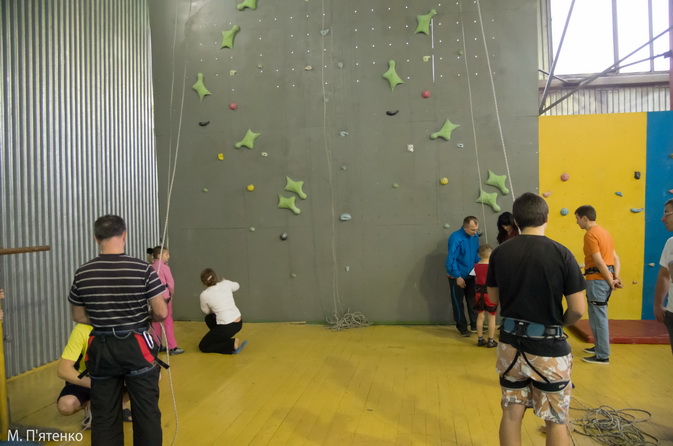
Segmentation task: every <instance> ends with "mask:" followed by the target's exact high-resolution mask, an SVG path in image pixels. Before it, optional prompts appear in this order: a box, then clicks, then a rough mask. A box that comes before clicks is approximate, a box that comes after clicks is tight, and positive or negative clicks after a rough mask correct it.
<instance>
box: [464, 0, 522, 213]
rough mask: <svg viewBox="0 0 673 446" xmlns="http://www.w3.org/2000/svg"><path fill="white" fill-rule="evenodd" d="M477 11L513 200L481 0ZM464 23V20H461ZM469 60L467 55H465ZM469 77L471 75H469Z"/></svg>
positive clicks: (510, 175)
mask: <svg viewBox="0 0 673 446" xmlns="http://www.w3.org/2000/svg"><path fill="white" fill-rule="evenodd" d="M475 3H476V4H477V12H478V13H479V27H480V28H481V40H482V41H483V42H484V52H485V53H486V64H487V65H488V77H489V79H490V80H491V92H492V93H493V105H494V106H495V118H496V120H497V121H498V131H499V132H500V143H501V144H502V154H503V156H504V157H505V168H506V169H507V178H509V187H510V190H511V192H512V202H514V200H515V199H516V195H515V194H514V183H513V182H512V174H511V172H510V171H509V161H508V159H507V149H506V148H505V137H504V136H503V133H502V123H501V122H500V111H499V110H498V98H497V96H496V94H495V82H494V81H493V70H492V69H491V57H490V55H489V53H488V43H486V33H485V32H484V21H483V20H482V17H481V6H480V4H479V0H476V1H475ZM461 23H462V20H461ZM463 45H465V36H463ZM465 59H466V60H467V55H466V57H465ZM468 77H469V75H468Z"/></svg>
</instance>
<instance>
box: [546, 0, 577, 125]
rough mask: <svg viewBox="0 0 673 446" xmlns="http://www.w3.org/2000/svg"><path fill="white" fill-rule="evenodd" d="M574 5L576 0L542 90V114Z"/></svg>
mask: <svg viewBox="0 0 673 446" xmlns="http://www.w3.org/2000/svg"><path fill="white" fill-rule="evenodd" d="M574 7H575V0H573V1H572V3H571V4H570V8H569V9H568V15H567V16H566V23H565V25H564V26H563V33H561V40H560V41H559V44H558V49H557V50H556V52H555V53H554V60H553V62H552V64H551V70H550V71H549V76H548V77H547V84H546V85H545V86H544V90H543V91H542V99H540V108H539V109H538V110H539V112H540V114H542V113H543V112H542V108H543V107H544V101H545V100H546V99H547V93H548V92H549V86H550V85H551V81H552V79H554V70H555V69H556V63H557V62H558V58H559V54H560V53H561V48H562V47H563V41H564V40H565V37H566V31H568V25H569V24H570V17H572V15H573V8H574ZM550 33H551V30H550ZM552 40H553V39H552Z"/></svg>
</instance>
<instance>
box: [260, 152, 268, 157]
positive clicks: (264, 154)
mask: <svg viewBox="0 0 673 446" xmlns="http://www.w3.org/2000/svg"><path fill="white" fill-rule="evenodd" d="M261 155H262V156H264V157H267V156H269V154H268V153H266V152H262V153H261Z"/></svg>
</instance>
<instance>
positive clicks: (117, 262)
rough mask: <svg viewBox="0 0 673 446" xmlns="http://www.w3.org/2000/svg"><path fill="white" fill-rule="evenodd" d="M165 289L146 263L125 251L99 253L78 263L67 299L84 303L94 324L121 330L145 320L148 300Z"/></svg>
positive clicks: (82, 304) (146, 318)
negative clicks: (119, 252) (79, 264)
mask: <svg viewBox="0 0 673 446" xmlns="http://www.w3.org/2000/svg"><path fill="white" fill-rule="evenodd" d="M165 289H166V288H165V285H163V284H162V283H161V281H160V280H159V277H158V276H157V274H156V272H154V269H153V268H152V266H151V265H150V264H148V263H146V262H143V261H142V260H139V259H136V258H134V257H130V256H128V255H126V254H101V255H99V256H98V257H96V258H95V259H93V260H90V261H89V262H87V263H85V264H84V265H82V266H80V267H79V269H78V270H77V272H76V273H75V280H74V281H73V283H72V288H71V289H70V295H69V296H68V300H69V301H70V303H71V304H73V305H79V306H84V307H86V312H87V314H88V315H89V319H90V320H91V325H93V326H94V328H99V329H100V328H115V329H120V330H123V329H125V328H130V327H133V326H137V325H142V324H145V323H147V322H148V321H149V319H150V316H149V314H148V300H150V299H152V298H154V297H157V296H161V294H162V293H163V292H164V290H165Z"/></svg>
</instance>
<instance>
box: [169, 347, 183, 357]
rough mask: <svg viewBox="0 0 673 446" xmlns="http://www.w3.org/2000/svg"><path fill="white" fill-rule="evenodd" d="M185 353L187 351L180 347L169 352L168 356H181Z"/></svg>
mask: <svg viewBox="0 0 673 446" xmlns="http://www.w3.org/2000/svg"><path fill="white" fill-rule="evenodd" d="M184 352H185V350H184V349H181V348H180V347H175V348H172V349H170V350H168V354H169V355H171V356H175V355H181V354H183V353H184Z"/></svg>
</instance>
